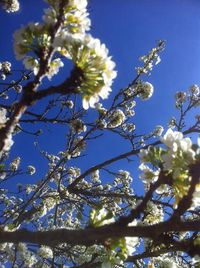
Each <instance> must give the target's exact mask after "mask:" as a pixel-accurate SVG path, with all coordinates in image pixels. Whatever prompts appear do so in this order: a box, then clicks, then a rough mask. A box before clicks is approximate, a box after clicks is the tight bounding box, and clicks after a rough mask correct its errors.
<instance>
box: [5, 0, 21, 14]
mask: <svg viewBox="0 0 200 268" xmlns="http://www.w3.org/2000/svg"><path fill="white" fill-rule="evenodd" d="M3 8H4V9H5V10H6V12H8V13H10V12H16V11H18V10H19V2H18V1H17V0H4V1H3Z"/></svg>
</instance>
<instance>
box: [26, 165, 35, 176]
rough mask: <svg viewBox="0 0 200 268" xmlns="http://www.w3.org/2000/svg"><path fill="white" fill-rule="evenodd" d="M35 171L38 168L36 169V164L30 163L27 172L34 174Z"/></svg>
mask: <svg viewBox="0 0 200 268" xmlns="http://www.w3.org/2000/svg"><path fill="white" fill-rule="evenodd" d="M35 172H36V169H35V167H34V166H31V165H29V166H28V167H27V173H28V174H30V175H33V174H35Z"/></svg>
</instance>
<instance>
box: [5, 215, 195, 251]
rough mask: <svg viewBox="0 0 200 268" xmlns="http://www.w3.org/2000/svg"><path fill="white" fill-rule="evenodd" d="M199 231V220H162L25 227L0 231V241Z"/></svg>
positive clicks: (97, 240) (88, 240)
mask: <svg viewBox="0 0 200 268" xmlns="http://www.w3.org/2000/svg"><path fill="white" fill-rule="evenodd" d="M173 231H175V232H176V231H177V232H184V231H200V221H199V220H196V221H187V222H180V223H179V224H169V223H168V222H163V223H159V224H155V225H150V226H134V227H121V226H114V225H113V224H110V225H106V226H103V227H99V228H86V229H84V230H68V229H59V230H53V231H38V232H32V231H28V230H25V229H22V230H17V231H14V232H5V231H0V243H4V242H11V243H19V242H27V243H33V244H39V245H48V246H50V245H51V246H52V245H56V244H60V243H68V244H71V245H86V246H90V245H93V244H103V243H104V241H106V240H107V239H109V238H120V237H125V236H133V237H134V236H135V237H150V238H156V237H158V236H159V235H160V234H162V233H167V232H173Z"/></svg>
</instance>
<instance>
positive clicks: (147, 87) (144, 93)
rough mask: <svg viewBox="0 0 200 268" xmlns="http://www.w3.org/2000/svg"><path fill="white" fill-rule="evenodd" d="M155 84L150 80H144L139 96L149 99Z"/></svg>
mask: <svg viewBox="0 0 200 268" xmlns="http://www.w3.org/2000/svg"><path fill="white" fill-rule="evenodd" d="M153 91H154V88H153V85H152V84H151V83H149V82H142V84H141V85H140V90H139V96H140V98H141V99H142V100H148V99H149V98H150V97H151V96H152V95H153Z"/></svg>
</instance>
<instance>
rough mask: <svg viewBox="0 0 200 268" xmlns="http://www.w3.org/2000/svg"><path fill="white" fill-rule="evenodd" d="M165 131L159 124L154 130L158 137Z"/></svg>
mask: <svg viewBox="0 0 200 268" xmlns="http://www.w3.org/2000/svg"><path fill="white" fill-rule="evenodd" d="M163 131H164V128H163V126H160V125H158V126H156V127H155V129H154V131H153V134H154V136H156V137H160V136H161V135H162V133H163Z"/></svg>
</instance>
